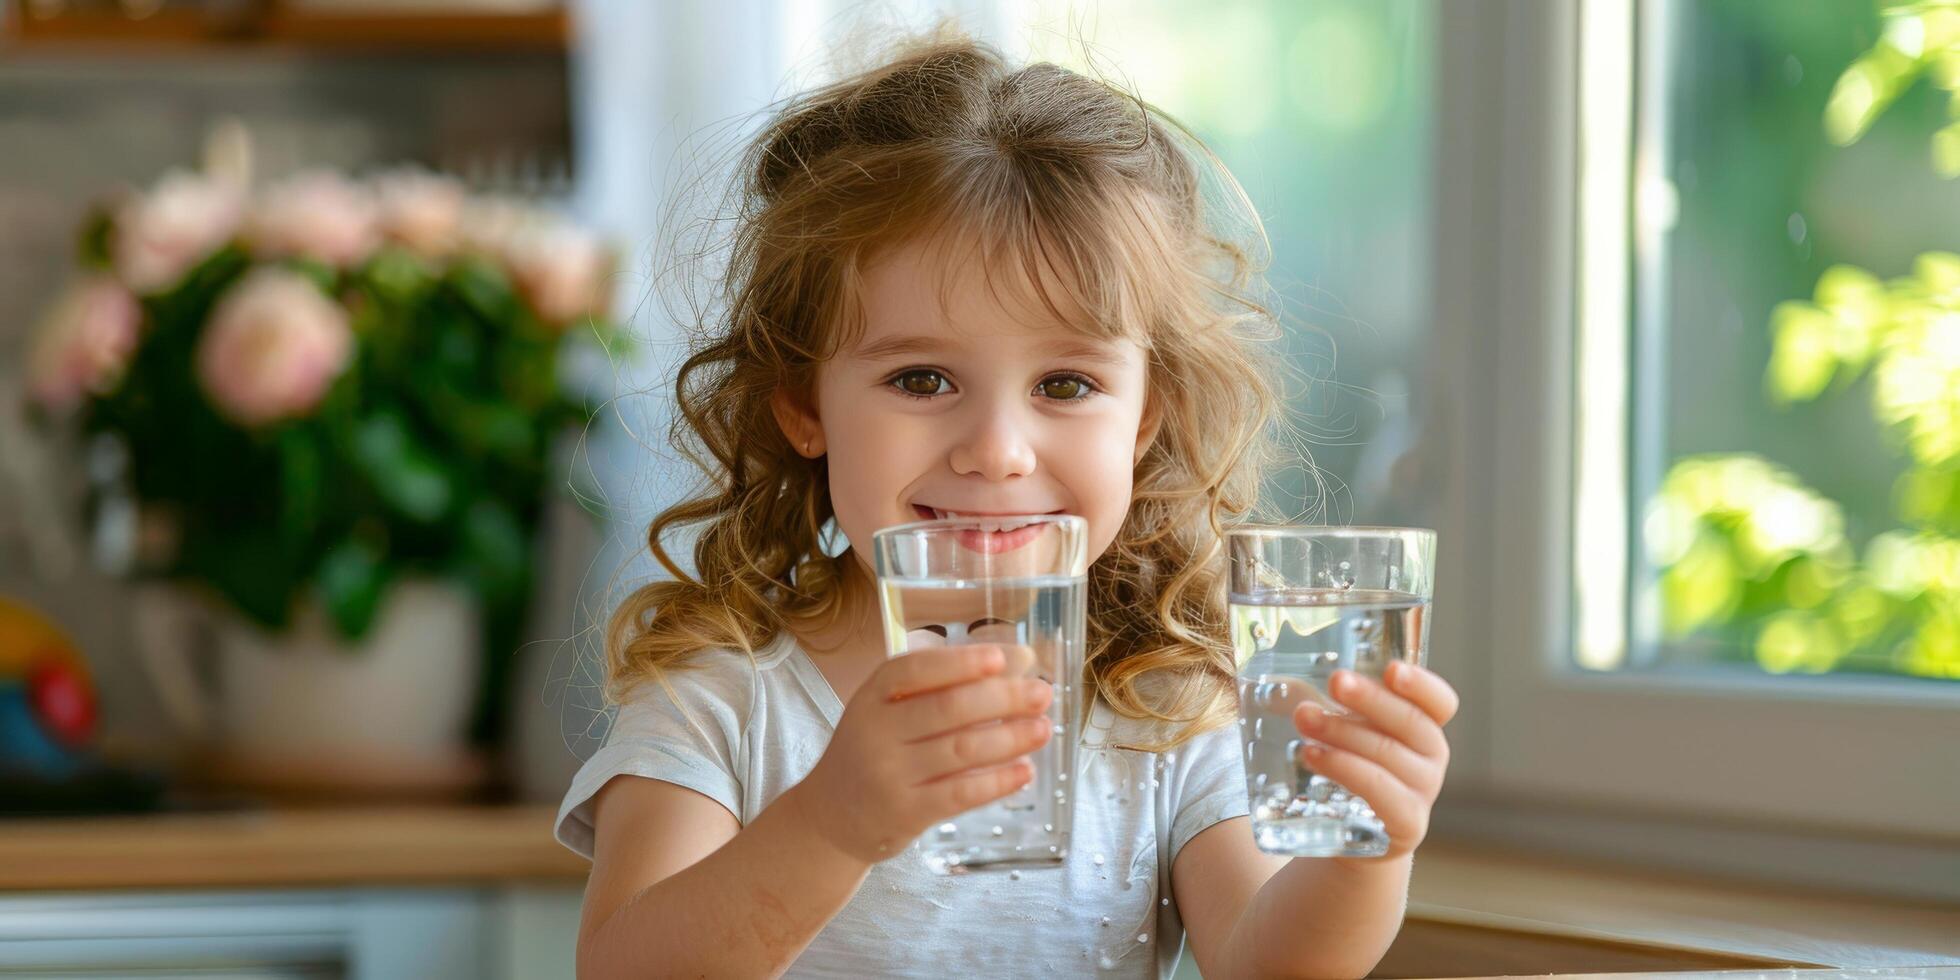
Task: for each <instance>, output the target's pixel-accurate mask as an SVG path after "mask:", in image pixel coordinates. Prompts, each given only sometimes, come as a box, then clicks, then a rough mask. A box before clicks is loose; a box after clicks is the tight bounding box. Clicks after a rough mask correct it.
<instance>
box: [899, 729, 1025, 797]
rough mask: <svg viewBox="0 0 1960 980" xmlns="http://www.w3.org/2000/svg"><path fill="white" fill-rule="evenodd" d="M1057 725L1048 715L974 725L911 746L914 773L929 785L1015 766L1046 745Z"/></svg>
mask: <svg viewBox="0 0 1960 980" xmlns="http://www.w3.org/2000/svg"><path fill="white" fill-rule="evenodd" d="M1053 728H1054V723H1053V722H1051V721H1049V720H1048V716H1047V715H1041V716H1039V717H1035V718H1016V719H1014V720H1013V721H1005V722H1001V723H999V724H996V725H974V726H971V727H968V728H962V729H960V730H959V731H956V732H947V733H946V734H944V735H939V736H936V737H934V738H931V739H927V740H926V741H923V742H916V743H914V744H913V745H912V747H911V748H912V755H913V759H914V763H915V765H916V766H917V767H918V768H917V769H915V770H914V771H915V772H918V773H919V774H920V778H919V781H920V782H921V783H928V782H931V781H933V780H935V779H939V778H942V777H945V776H949V775H953V774H957V773H962V772H966V771H968V770H971V769H987V768H992V767H994V766H999V765H1001V764H1002V763H1006V762H1012V761H1014V760H1015V759H1018V758H1020V757H1021V756H1024V755H1027V754H1028V753H1030V752H1033V751H1034V750H1035V749H1038V748H1040V747H1041V746H1042V745H1044V744H1046V743H1047V741H1048V739H1049V738H1050V737H1052V736H1053Z"/></svg>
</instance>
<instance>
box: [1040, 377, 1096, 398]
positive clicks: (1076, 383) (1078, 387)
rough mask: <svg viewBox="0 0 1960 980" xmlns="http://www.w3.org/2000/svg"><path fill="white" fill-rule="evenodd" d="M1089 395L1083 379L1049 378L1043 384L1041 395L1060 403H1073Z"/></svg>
mask: <svg viewBox="0 0 1960 980" xmlns="http://www.w3.org/2000/svg"><path fill="white" fill-rule="evenodd" d="M1088 393H1089V386H1088V385H1086V384H1083V383H1082V379H1081V378H1066V377H1064V378H1048V379H1047V380H1045V381H1043V382H1041V395H1042V397H1044V398H1053V399H1054V400H1056V401H1058V402H1072V401H1074V400H1076V399H1077V398H1081V397H1082V396H1084V395H1086V394H1088Z"/></svg>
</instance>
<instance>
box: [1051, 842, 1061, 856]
mask: <svg viewBox="0 0 1960 980" xmlns="http://www.w3.org/2000/svg"><path fill="white" fill-rule="evenodd" d="M1048 853H1050V854H1060V853H1062V849H1061V848H1060V847H1057V846H1055V845H1054V844H1050V845H1048Z"/></svg>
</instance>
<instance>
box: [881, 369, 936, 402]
mask: <svg viewBox="0 0 1960 980" xmlns="http://www.w3.org/2000/svg"><path fill="white" fill-rule="evenodd" d="M893 383H894V384H896V385H898V390H900V391H903V392H905V393H906V394H908V395H919V396H921V397H925V396H931V395H937V394H939V393H940V391H941V390H942V389H944V388H945V387H946V378H945V376H944V375H941V374H940V373H939V372H938V371H907V372H905V373H904V374H901V375H899V376H898V377H897V378H895V379H893Z"/></svg>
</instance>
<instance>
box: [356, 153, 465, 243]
mask: <svg viewBox="0 0 1960 980" xmlns="http://www.w3.org/2000/svg"><path fill="white" fill-rule="evenodd" d="M374 193H375V198H376V200H377V201H378V202H379V204H380V212H381V218H380V221H381V230H382V232H383V233H385V234H386V235H387V236H388V237H389V238H391V239H393V240H395V241H397V242H400V243H402V244H403V245H406V246H408V247H409V248H410V249H412V250H414V251H415V252H416V253H418V254H420V255H422V256H423V257H425V258H431V259H439V258H442V257H444V256H447V255H448V254H449V253H451V252H453V251H455V250H456V246H457V244H458V240H459V239H460V237H461V231H462V222H463V205H464V203H465V201H466V200H467V195H466V194H465V193H464V191H463V185H462V184H461V183H460V182H458V181H456V180H454V179H451V178H449V177H440V176H437V175H435V174H432V173H429V172H427V171H425V170H415V169H404V170H397V171H394V172H392V173H386V174H382V175H381V176H379V177H376V178H375V180H374Z"/></svg>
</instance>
